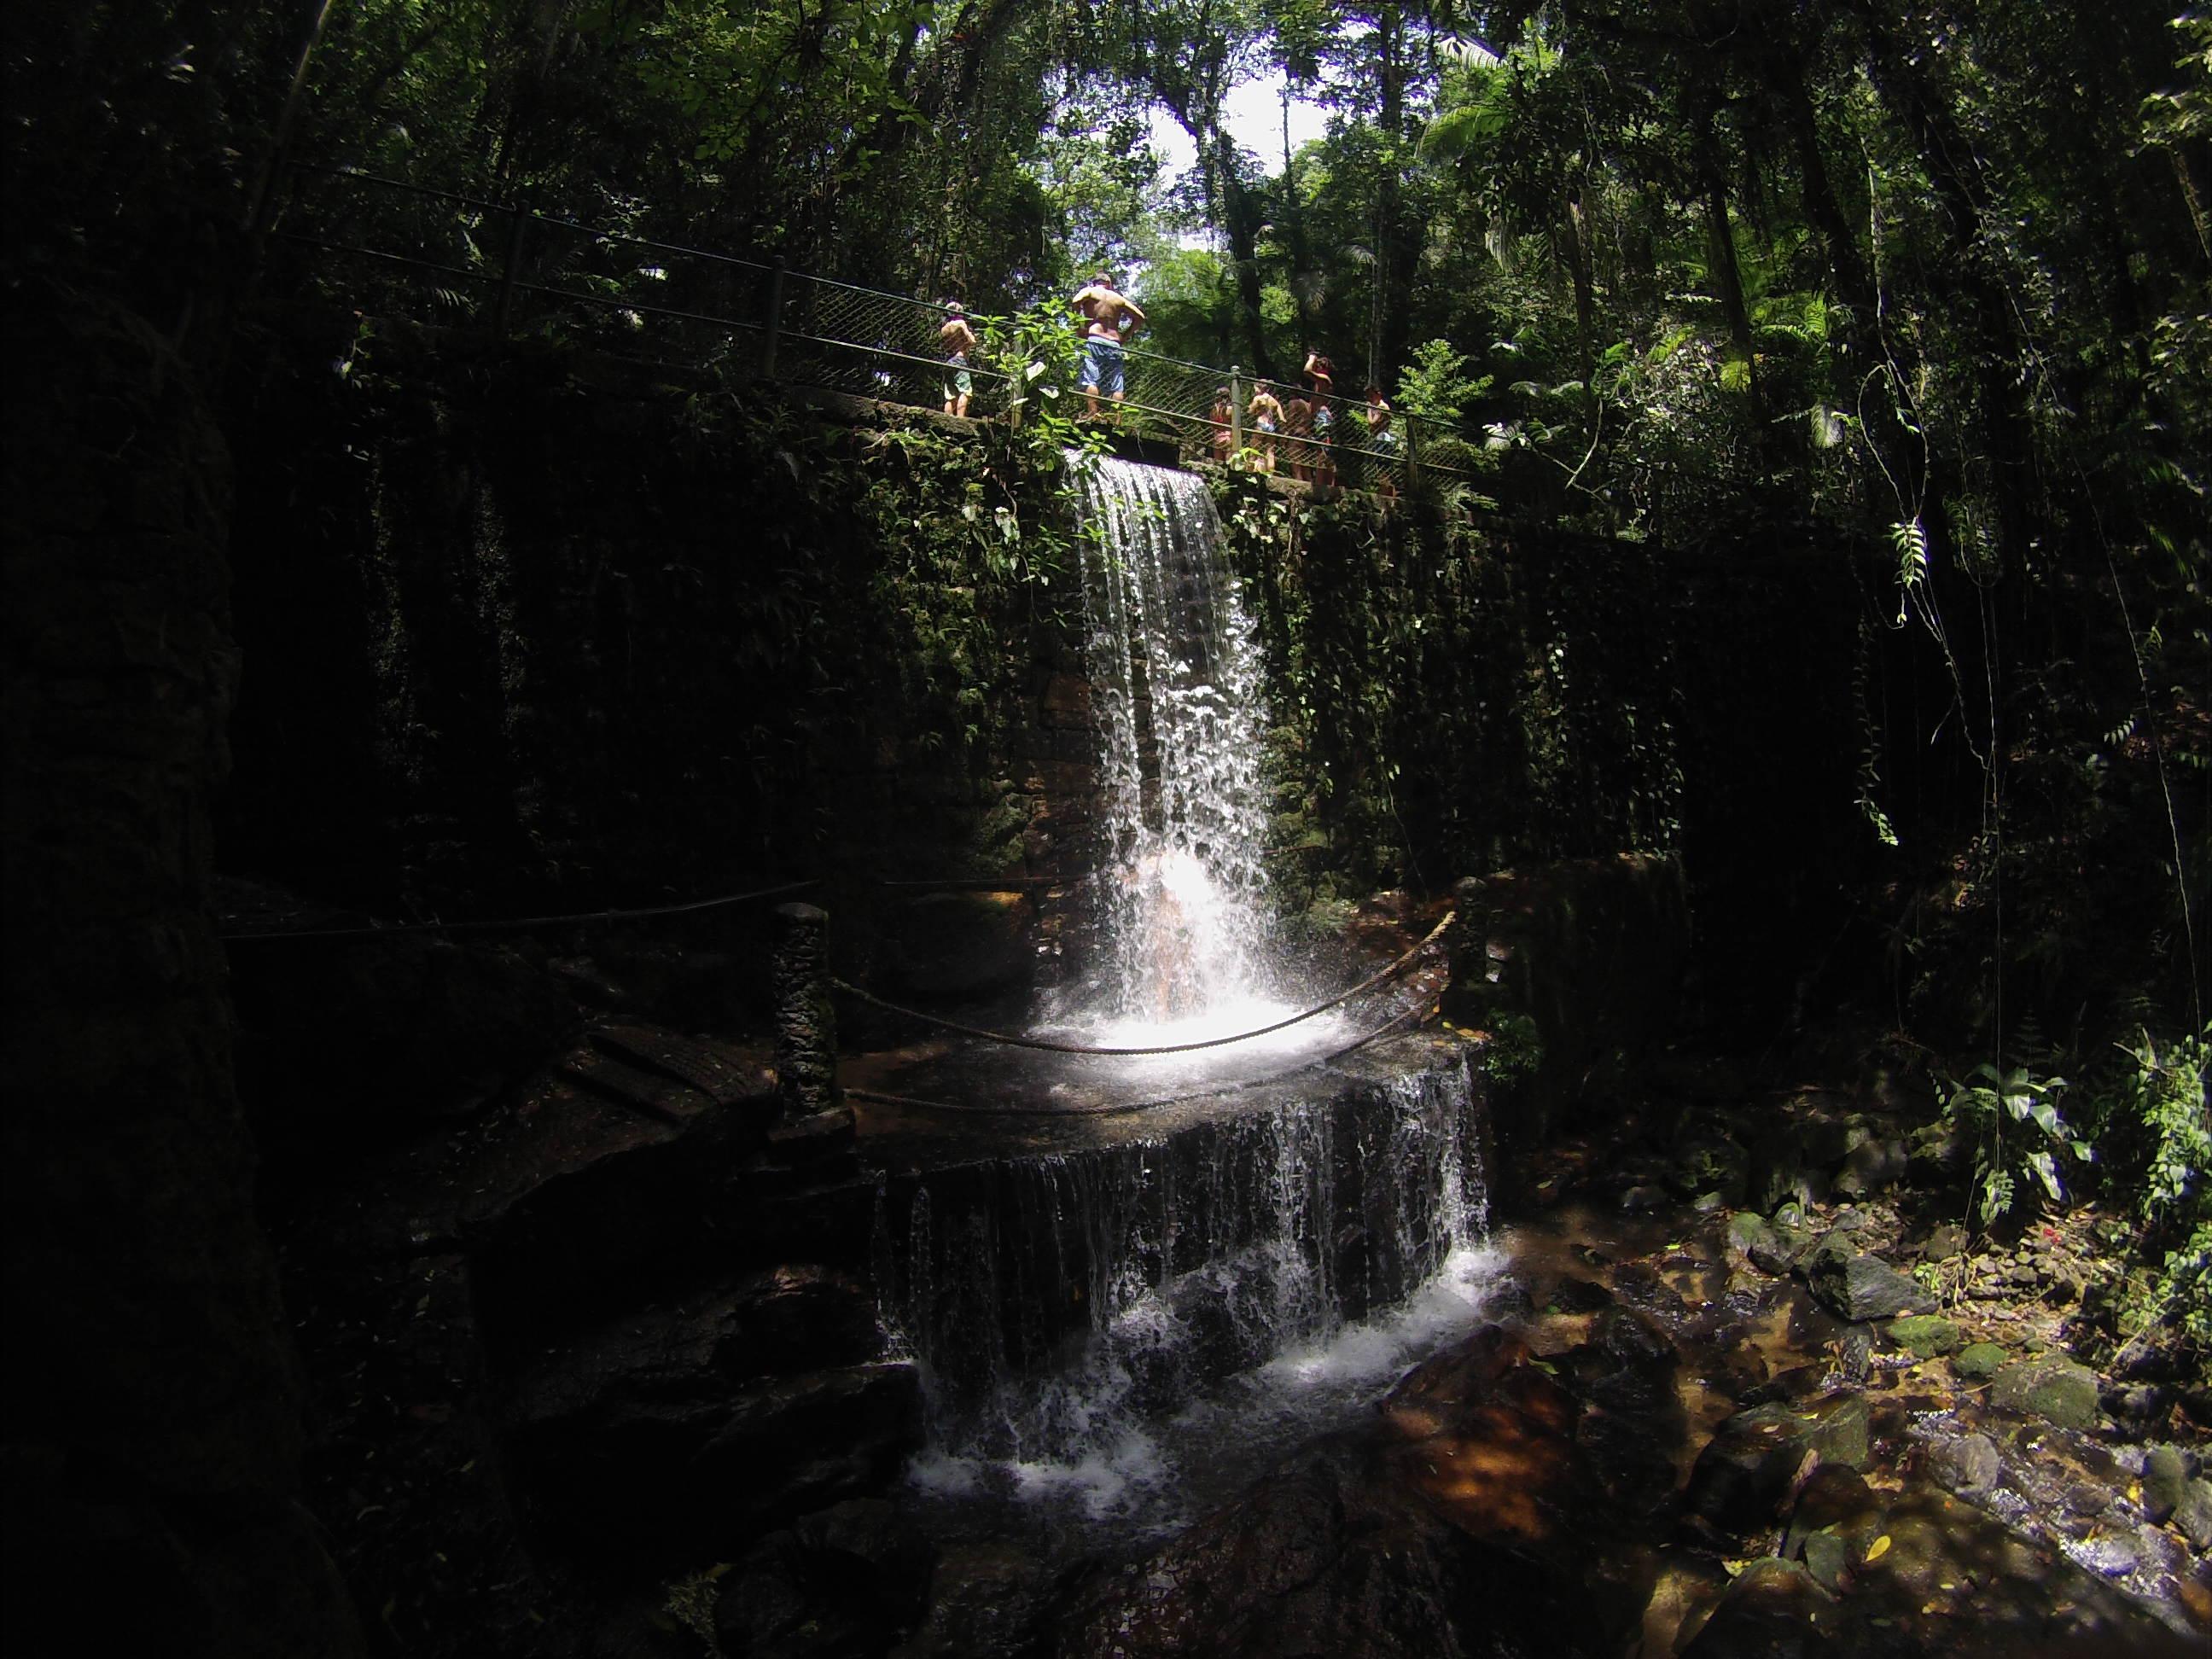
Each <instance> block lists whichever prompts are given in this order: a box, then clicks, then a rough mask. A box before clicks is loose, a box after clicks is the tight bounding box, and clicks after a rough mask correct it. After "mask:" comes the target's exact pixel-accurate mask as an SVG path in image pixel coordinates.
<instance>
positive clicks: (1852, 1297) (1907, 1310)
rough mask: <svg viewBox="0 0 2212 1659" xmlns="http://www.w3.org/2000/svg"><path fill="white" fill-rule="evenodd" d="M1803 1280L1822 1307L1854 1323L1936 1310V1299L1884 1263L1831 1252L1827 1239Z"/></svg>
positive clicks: (1867, 1256)
mask: <svg viewBox="0 0 2212 1659" xmlns="http://www.w3.org/2000/svg"><path fill="white" fill-rule="evenodd" d="M1806 1280H1807V1283H1808V1285H1810V1286H1811V1288H1812V1291H1813V1294H1814V1297H1817V1298H1818V1299H1819V1300H1820V1303H1821V1304H1822V1305H1823V1306H1825V1307H1826V1308H1827V1309H1829V1310H1831V1311H1832V1312H1833V1313H1834V1314H1836V1315H1837V1316H1838V1317H1839V1318H1843V1319H1848V1320H1850V1321H1852V1322H1863V1321H1865V1320H1870V1319H1893V1318H1895V1317H1896V1316H1898V1315H1899V1314H1924V1313H1933V1312H1935V1311H1936V1298H1935V1297H1933V1296H1931V1295H1930V1294H1929V1292H1928V1291H1926V1290H1924V1289H1923V1288H1922V1287H1921V1286H1920V1285H1917V1284H1916V1283H1915V1282H1914V1281H1913V1280H1911V1279H1908V1278H1906V1277H1905V1275H1904V1274H1903V1273H1899V1272H1898V1271H1897V1269H1896V1268H1894V1267H1891V1266H1890V1265H1889V1264H1888V1263H1887V1262H1886V1261H1881V1259H1879V1258H1878V1257H1875V1256H1871V1255H1841V1254H1839V1253H1838V1252H1835V1251H1831V1250H1830V1249H1828V1248H1827V1241H1823V1243H1822V1245H1821V1248H1820V1250H1818V1251H1816V1252H1815V1253H1814V1260H1813V1261H1811V1262H1810V1263H1809V1264H1808V1272H1807V1274H1806Z"/></svg>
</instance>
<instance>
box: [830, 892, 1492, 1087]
mask: <svg viewBox="0 0 2212 1659" xmlns="http://www.w3.org/2000/svg"><path fill="white" fill-rule="evenodd" d="M1458 920H1459V913H1458V912H1457V911H1454V910H1447V911H1446V912H1445V913H1444V919H1443V921H1440V922H1438V923H1437V925H1436V926H1435V927H1431V929H1430V930H1429V933H1428V937H1427V938H1425V939H1423V940H1421V942H1420V943H1419V944H1418V945H1414V946H1413V947H1412V948H1411V949H1410V950H1408V951H1406V952H1405V953H1404V954H1402V955H1401V956H1400V957H1397V958H1396V959H1395V961H1392V962H1390V963H1387V964H1385V965H1384V966H1383V967H1382V968H1379V969H1376V971H1375V972H1374V973H1371V974H1370V975H1368V976H1367V977H1366V978H1365V979H1363V980H1361V981H1359V983H1358V984H1357V985H1354V986H1352V987H1351V988H1350V989H1348V990H1344V991H1340V992H1338V993H1337V994H1335V995H1334V996H1333V997H1331V998H1329V1000H1328V1001H1326V1002H1317V1003H1316V1004H1315V1005H1314V1006H1312V1007H1310V1008H1307V1009H1304V1010H1303V1011H1301V1012H1297V1013H1295V1014H1291V1015H1290V1016H1289V1017H1288V1018H1283V1019H1279V1020H1276V1021H1274V1022H1273V1023H1272V1024H1267V1025H1255V1026H1254V1027H1253V1028H1252V1029H1251V1030H1249V1031H1239V1032H1237V1034H1236V1035H1235V1036H1218V1037H1206V1038H1205V1039H1203V1040H1202V1041H1200V1042H1165V1043H1153V1044H1151V1045H1149V1046H1145V1047H1117V1046H1111V1045H1102V1044H1091V1043H1082V1042H1055V1041H1054V1040H1053V1039H1052V1038H1050V1037H1033V1036H1023V1035H1021V1034H1019V1033H1018V1032H1013V1031H994V1030H989V1029H988V1028H987V1027H985V1026H981V1025H967V1024H962V1023H961V1022H960V1021H958V1020H957V1019H946V1018H944V1017H943V1016H942V1015H939V1014H932V1013H926V1012H923V1011H922V1010H921V1009H919V1008H907V1007H902V1006H900V1005H899V1004H897V1003H896V1002H888V1001H886V1000H884V999H883V998H882V997H879V996H877V995H876V994H874V993H873V992H870V991H864V990H862V989H861V988H860V987H859V986H857V985H854V984H852V983H850V982H849V981H846V980H842V979H839V978H837V977H836V975H830V978H829V983H830V984H831V985H832V986H834V987H836V989H838V990H840V991H842V992H844V993H845V994H847V995H848V996H852V997H857V998H859V999H860V1000H861V1001H862V1002H865V1003H867V1004H869V1005H870V1006H873V1007H877V1008H880V1009H882V1010H883V1011H884V1012H886V1013H892V1014H898V1015H901V1016H902V1017H904V1018H908V1019H918V1020H921V1021H922V1022H923V1023H924V1024H929V1025H933V1026H936V1027H937V1028H938V1029H939V1030H945V1031H951V1032H953V1033H954V1034H956V1035H957V1036H965V1037H974V1038H975V1039H976V1040H978V1041H979V1042H995V1043H998V1044H1000V1045H1001V1046H1002V1047H1005V1048H1036V1049H1041V1050H1042V1051H1043V1052H1044V1053H1046V1054H1091V1055H1102V1056H1106V1057H1109V1058H1112V1057H1127V1056H1133V1055H1139V1054H1196V1053H1198V1052H1199V1051H1200V1049H1204V1048H1226V1047H1228V1046H1229V1045H1230V1044H1231V1043H1232V1042H1250V1041H1251V1040H1252V1039H1253V1038H1254V1037H1263V1036H1272V1035H1273V1034H1274V1033H1275V1032H1277V1031H1284V1030H1289V1029H1290V1028H1291V1026H1293V1025H1302V1024H1304V1023H1305V1022H1306V1021H1307V1020H1310V1019H1312V1018H1316V1017H1317V1016H1319V1015H1322V1014H1325V1013H1327V1012H1329V1010H1330V1009H1332V1008H1338V1007H1341V1006H1343V1005H1344V1004H1346V1003H1347V1002H1349V1001H1351V1000H1352V998H1354V997H1356V996H1358V995H1360V994H1362V993H1364V992H1367V991H1371V990H1373V989H1374V988H1375V987H1376V986H1378V985H1380V984H1382V983H1383V981H1385V980H1388V979H1390V978H1392V977H1394V976H1395V975H1397V974H1399V973H1400V972H1401V971H1403V969H1405V967H1406V964H1407V963H1409V962H1411V961H1413V958H1414V957H1417V956H1419V955H1420V954H1421V952H1422V951H1425V950H1427V949H1428V948H1429V947H1430V946H1431V945H1434V944H1435V943H1436V942H1437V940H1438V939H1441V938H1443V933H1444V930H1445V929H1446V928H1448V927H1450V926H1451V925H1452V923H1453V922H1455V921H1458Z"/></svg>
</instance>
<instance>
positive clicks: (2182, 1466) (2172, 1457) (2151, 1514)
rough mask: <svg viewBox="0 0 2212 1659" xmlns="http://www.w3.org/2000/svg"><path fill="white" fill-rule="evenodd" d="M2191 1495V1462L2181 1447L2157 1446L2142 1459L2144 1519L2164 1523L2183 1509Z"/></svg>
mask: <svg viewBox="0 0 2212 1659" xmlns="http://www.w3.org/2000/svg"><path fill="white" fill-rule="evenodd" d="M2188 1493H2189V1463H2188V1461H2187V1460H2186V1459H2185V1458H2184V1457H2183V1456H2182V1455H2181V1449H2180V1448H2179V1447H2178V1446H2154V1447H2152V1448H2151V1449H2150V1451H2149V1452H2148V1454H2147V1455H2145V1456H2144V1458H2143V1469H2142V1507H2143V1514H2144V1516H2146V1517H2147V1518H2148V1519H2149V1520H2151V1521H2154V1522H2164V1521H2166V1519H2167V1518H2168V1517H2169V1516H2172V1514H2173V1512H2174V1511H2175V1510H2178V1509H2179V1508H2180V1507H2181V1500H2182V1499H2183V1498H2185V1497H2186V1496H2188Z"/></svg>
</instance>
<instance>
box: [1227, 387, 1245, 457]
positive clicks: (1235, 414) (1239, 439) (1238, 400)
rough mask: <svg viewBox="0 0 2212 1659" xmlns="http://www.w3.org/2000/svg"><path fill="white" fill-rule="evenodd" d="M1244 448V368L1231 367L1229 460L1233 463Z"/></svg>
mask: <svg viewBox="0 0 2212 1659" xmlns="http://www.w3.org/2000/svg"><path fill="white" fill-rule="evenodd" d="M1243 447H1244V366H1243V364H1242V363H1231V364H1230V365H1229V459H1230V460H1231V462H1232V463H1233V462H1234V461H1235V460H1236V459H1237V454H1238V453H1239V452H1240V451H1242V450H1243Z"/></svg>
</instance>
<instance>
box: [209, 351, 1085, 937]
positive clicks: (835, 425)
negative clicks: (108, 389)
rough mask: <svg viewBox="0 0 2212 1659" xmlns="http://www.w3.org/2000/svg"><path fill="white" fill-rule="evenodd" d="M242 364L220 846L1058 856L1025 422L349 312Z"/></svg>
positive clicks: (560, 867)
mask: <svg viewBox="0 0 2212 1659" xmlns="http://www.w3.org/2000/svg"><path fill="white" fill-rule="evenodd" d="M239 379H240V382H241V384H240V388H239V390H238V392H237V393H236V395H235V399H234V402H235V405H236V406H235V407H234V410H233V411H232V414H231V419H230V425H231V428H232V430H233V431H234V433H235V434H236V435H237V440H236V441H237V443H238V447H239V451H240V455H239V472H240V513H239V515H238V521H237V525H236V528H235V533H234V546H233V553H234V562H235V566H236V569H237V577H238V589H237V591H238V628H239V635H240V646H241V648H242V651H243V653H244V659H245V671H244V677H243V681H242V685H241V690H240V703H239V709H238V714H237V722H236V727H235V738H236V746H237V750H238V755H239V762H240V764H239V772H238V777H237V780H236V783H235V786H234V789H233V791H232V793H231V795H230V797H229V800H228V811H227V813H226V817H225V825H224V831H225V834H224V854H225V861H226V865H227V866H228V868H230V869H232V870H234V871H235V872H239V873H241V874H249V875H254V876H260V877H266V878H273V879H276V880H278V881H281V882H286V883H290V884H298V885H301V886H302V887H305V888H307V890H311V891H313V892H316V893H318V894H319V895H321V896H328V897H334V898H340V899H343V900H345V901H347V902H353V903H356V904H360V905H362V906H365V907H382V908H386V909H387V910H388V909H390V908H434V909H435V908H444V909H445V910H446V912H447V914H452V913H453V912H454V911H457V910H468V909H482V908H499V907H501V906H503V905H507V904H513V903H521V902H529V903H532V904H538V903H544V902H568V901H573V902H574V903H575V904H576V905H578V906H581V905H584V904H587V903H589V904H598V903H625V902H651V901H652V900H653V899H654V898H656V897H659V896H669V895H682V896H689V895H690V894H693V893H696V892H701V891H709V890H714V889H715V888H717V887H718V886H726V885H738V886H742V885H744V884H748V883H755V882H767V881H770V880H775V879H778V878H790V877H821V878H827V879H829V880H830V881H831V882H833V883H834V882H835V881H836V880H837V879H839V878H842V877H847V876H861V875H865V876H866V877H868V878H894V879H896V878H913V879H927V878H949V877H1041V876H1050V875H1053V874H1055V873H1057V872H1059V871H1060V869H1061V867H1062V866H1063V864H1064V863H1065V862H1066V859H1067V858H1068V857H1069V856H1070V854H1069V852H1068V848H1067V846H1066V836H1065V834H1064V833H1063V830H1064V826H1062V825H1060V824H1058V823H1055V821H1054V804H1055V803H1057V802H1061V801H1065V800H1067V799H1073V798H1076V797H1078V796H1079V795H1080V793H1081V792H1082V783H1083V776H1084V774H1085V769H1086V767H1087V744H1075V743H1072V742H1070V741H1069V740H1068V739H1067V738H1066V734H1065V732H1064V730H1063V729H1062V728H1064V727H1065V726H1066V723H1067V721H1068V720H1070V719H1072V718H1076V717H1078V716H1079V712H1080V699H1079V696H1075V695H1073V694H1071V693H1069V692H1068V691H1067V690H1066V689H1065V686H1064V684H1063V683H1064V682H1065V681H1066V678H1067V677H1068V675H1069V673H1070V671H1071V669H1072V667H1073V664H1072V660H1071V659H1069V658H1068V656H1067V651H1066V629H1065V628H1064V627H1063V625H1062V618H1061V616H1060V610H1061V607H1063V606H1064V605H1070V604H1072V603H1073V599H1074V596H1073V592H1071V590H1070V589H1069V588H1068V587H1067V586H1066V585H1065V584H1064V583H1060V582H1056V581H1055V580H1053V578H1054V561H1055V559H1056V557H1057V556H1058V552H1057V550H1058V549H1059V548H1060V547H1061V546H1063V545H1064V542H1065V538H1063V537H1060V536H1059V535H1058V534H1057V532H1056V524H1057V520H1056V519H1055V518H1054V506H1055V497H1054V491H1053V489H1052V486H1051V483H1050V480H1049V479H1048V478H1040V477H1036V476H1034V475H1033V474H1032V471H1031V470H1030V462H1029V460H1028V458H1027V457H1026V456H1025V455H1024V453H1022V452H1021V451H1020V450H1018V448H1015V447H1010V446H1009V445H1007V444H1005V443H996V444H994V443H991V442H981V441H973V440H969V439H963V438H962V437H960V436H958V435H947V434H945V432H943V431H941V430H939V429H936V428H933V427H932V426H930V425H929V424H928V423H927V422H921V421H914V422H905V423H899V424H884V423H882V422H872V423H870V424H867V425H860V424H856V423H855V422H854V421H852V420H850V419H839V418H836V416H823V415H819V414H809V413H805V412H802V411H798V410H794V409H793V407H792V406H791V405H790V404H788V403H787V401H786V400H784V399H783V398H781V397H780V396H775V395H757V394H755V393H754V392H750V390H748V389H746V388H744V387H742V386H740V387H728V386H722V385H720V384H718V383H716V382H715V381H714V380H711V379H710V378H707V377H704V376H701V375H697V374H686V373H683V372H680V371H674V370H667V369H662V368H650V367H647V366H642V365H628V364H623V363H620V362H613V361H611V360H608V359H605V358H598V357H586V356H581V355H578V354H554V353H545V354H536V353H532V352H531V351H528V350H526V349H490V348H487V347H485V346H483V345H482V344H480V343H468V342H463V341H458V340H454V339H451V338H443V337H434V336H431V335H428V334H426V333H422V332H420V331H411V330H407V329H404V328H402V327H398V326H395V325H369V326H365V327H357V326H356V325H354V324H353V323H352V322H351V321H350V320H349V321H347V322H346V323H344V324H343V325H341V324H336V323H329V322H317V321H309V322H307V323H303V324H301V325H297V326H296V327H295V329H293V330H292V331H289V332H287V333H285V334H283V335H282V336H272V337H270V338H268V339H267V340H266V341H264V349H263V350H262V352H261V353H260V355H259V356H258V361H256V362H252V364H251V365H250V366H249V372H248V373H246V374H241V375H240V377H239Z"/></svg>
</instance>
